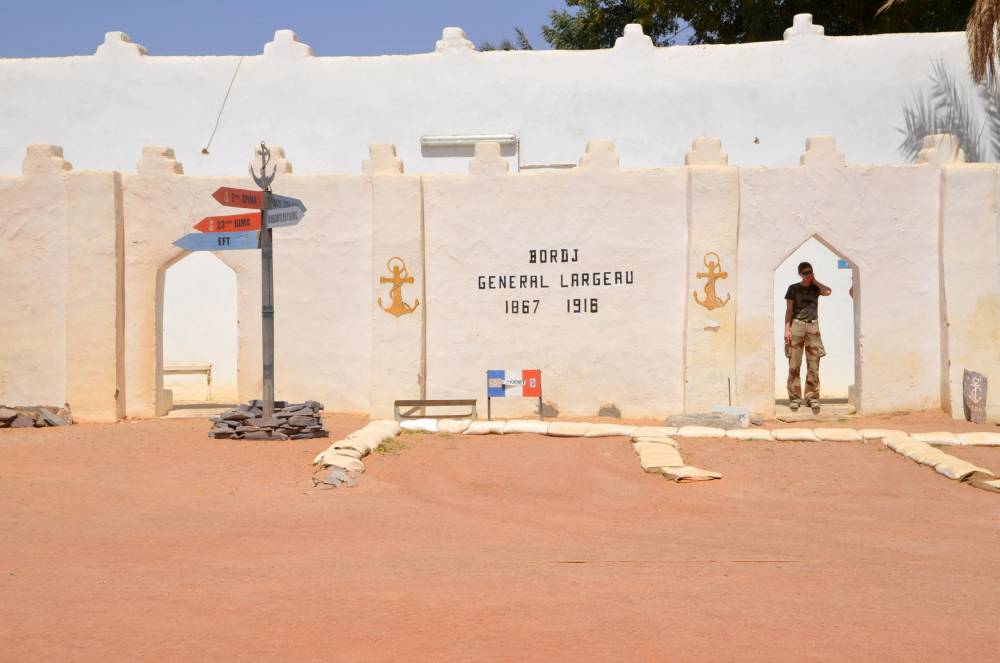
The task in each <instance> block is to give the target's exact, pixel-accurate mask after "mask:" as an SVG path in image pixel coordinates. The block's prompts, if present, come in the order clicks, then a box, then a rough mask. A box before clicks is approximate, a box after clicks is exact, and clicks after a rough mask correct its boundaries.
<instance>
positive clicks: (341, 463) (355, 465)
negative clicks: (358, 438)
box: [322, 453, 365, 472]
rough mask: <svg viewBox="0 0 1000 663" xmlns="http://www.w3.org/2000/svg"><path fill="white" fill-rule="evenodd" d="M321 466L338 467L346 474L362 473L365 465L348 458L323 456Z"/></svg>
mask: <svg viewBox="0 0 1000 663" xmlns="http://www.w3.org/2000/svg"><path fill="white" fill-rule="evenodd" d="M322 462H323V465H333V466H334V467H339V468H341V469H344V470H347V471H348V472H364V471H365V464H364V463H362V462H361V461H360V460H358V459H357V458H351V457H350V456H341V455H340V454H336V453H333V454H325V455H324V456H323V461H322Z"/></svg>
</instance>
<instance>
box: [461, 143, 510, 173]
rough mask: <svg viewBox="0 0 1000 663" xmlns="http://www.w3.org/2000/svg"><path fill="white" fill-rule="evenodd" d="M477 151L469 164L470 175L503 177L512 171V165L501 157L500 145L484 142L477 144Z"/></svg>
mask: <svg viewBox="0 0 1000 663" xmlns="http://www.w3.org/2000/svg"><path fill="white" fill-rule="evenodd" d="M475 149H476V151H475V156H473V157H472V161H470V162H469V174H470V175H503V174H505V173H506V172H507V171H508V170H510V164H508V163H507V160H506V159H504V158H503V157H502V156H501V155H500V143H497V142H494V141H482V142H479V143H476V148H475Z"/></svg>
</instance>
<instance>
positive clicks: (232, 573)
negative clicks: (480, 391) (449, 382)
mask: <svg viewBox="0 0 1000 663" xmlns="http://www.w3.org/2000/svg"><path fill="white" fill-rule="evenodd" d="M907 422H912V423H913V426H912V427H911V428H913V429H928V428H931V429H933V428H937V429H942V428H954V426H952V424H951V422H949V421H948V420H946V419H944V417H943V416H941V415H917V416H914V417H912V418H896V419H890V420H888V421H881V422H877V423H879V424H887V425H891V426H894V427H899V426H904V427H906V424H907ZM328 423H329V424H330V427H331V429H332V430H331V434H332V436H333V438H332V439H336V438H337V437H340V436H343V435H345V434H346V433H348V432H349V431H350V430H353V429H355V428H357V427H359V426H360V425H361V424H362V420H361V419H359V418H357V417H350V416H335V417H334V418H333V419H332V420H330V422H328ZM851 423H852V424H854V425H859V422H857V421H852V422H851ZM864 423H869V422H862V423H861V424H860V425H864ZM206 429H207V423H206V422H205V421H204V420H183V419H180V420H159V421H145V422H139V423H123V424H117V425H77V426H73V427H68V428H50V429H38V430H28V431H19V430H2V431H0V536H2V542H3V543H2V548H0V659H3V660H6V661H35V660H93V661H120V660H139V659H142V660H158V661H182V660H212V659H216V660H232V659H237V658H238V659H250V660H261V659H270V660H280V661H299V660H369V661H375V660H379V661H382V660H399V661H413V660H434V661H441V660H532V659H537V660H588V661H590V660H612V659H614V660H657V661H663V660H676V661H681V660H683V661H691V660H708V661H726V660H761V661H778V660H788V661H810V660H871V661H875V660H907V661H942V660H982V661H985V660H996V657H997V656H998V652H1000V592H998V591H997V590H998V581H1000V495H997V494H991V493H988V492H985V491H980V490H976V489H974V488H970V487H969V486H967V485H963V484H960V483H957V482H953V481H948V480H947V479H944V478H943V477H941V476H938V475H936V474H935V473H933V472H932V471H931V470H929V469H927V468H924V467H920V466H917V465H915V464H913V463H911V462H908V461H906V460H905V459H903V458H902V457H900V456H898V455H896V454H894V453H892V452H891V451H887V450H885V449H884V448H883V447H882V446H881V445H878V444H849V443H848V444H845V443H812V444H809V443H748V442H727V441H717V440H716V441H707V440H705V441H696V440H685V441H683V442H682V448H683V452H684V458H685V460H686V461H687V462H689V463H691V464H693V465H697V466H700V467H704V468H708V469H713V470H718V471H721V472H722V473H723V474H724V475H725V478H724V479H723V480H722V481H714V482H707V483H701V484H687V485H684V484H674V483H670V482H668V481H666V480H665V479H664V478H662V477H659V476H655V475H651V474H643V473H642V471H641V470H640V468H639V463H638V461H637V459H636V456H635V454H634V453H633V452H632V450H631V448H630V446H629V445H628V444H627V443H626V442H625V440H624V439H623V438H603V439H559V438H547V437H541V436H534V435H510V436H503V437H497V436H489V437H486V436H483V437H479V436H475V437H472V436H465V437H462V436H444V435H405V436H403V437H401V438H400V441H401V442H402V443H403V444H404V445H405V448H403V449H402V450H401V451H400V452H399V453H398V454H396V455H387V454H377V455H374V456H371V457H369V458H367V459H366V461H365V462H366V465H367V473H366V474H364V475H363V476H362V477H361V485H360V486H359V487H357V488H353V489H335V490H333V489H328V490H322V489H314V488H313V487H312V483H311V481H310V476H311V474H312V468H311V466H310V465H309V463H310V461H311V460H312V458H313V456H314V455H315V454H316V453H317V452H318V451H320V450H322V449H323V448H325V447H326V446H327V444H328V443H329V440H306V441H301V442H294V443H292V442H283V443H282V442H235V441H215V440H209V439H208V438H207V437H206V436H205V431H206ZM993 430H996V429H995V428H993ZM973 453H975V454H977V455H979V456H985V455H986V454H988V453H992V450H986V451H975V452H973ZM993 457H994V458H995V459H996V460H994V462H993V468H992V469H994V470H1000V462H997V461H1000V455H997V454H993ZM987 460H988V459H983V460H981V462H983V463H986V462H987Z"/></svg>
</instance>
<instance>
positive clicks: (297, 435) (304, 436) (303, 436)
mask: <svg viewBox="0 0 1000 663" xmlns="http://www.w3.org/2000/svg"><path fill="white" fill-rule="evenodd" d="M288 437H290V438H291V439H293V440H307V439H310V438H311V437H313V434H312V433H295V434H293V435H289V436H288Z"/></svg>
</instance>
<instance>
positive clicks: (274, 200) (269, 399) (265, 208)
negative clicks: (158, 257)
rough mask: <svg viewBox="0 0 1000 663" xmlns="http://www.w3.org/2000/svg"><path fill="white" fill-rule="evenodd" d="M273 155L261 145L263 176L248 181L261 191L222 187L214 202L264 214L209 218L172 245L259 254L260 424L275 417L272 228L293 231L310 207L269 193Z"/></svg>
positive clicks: (262, 143) (273, 173)
mask: <svg viewBox="0 0 1000 663" xmlns="http://www.w3.org/2000/svg"><path fill="white" fill-rule="evenodd" d="M270 162H271V151H270V150H268V149H267V145H265V144H264V142H263V141H261V144H260V172H259V173H257V172H255V171H254V169H253V166H250V176H251V177H253V181H254V182H255V183H256V184H257V186H258V187H260V189H261V190H260V191H252V190H250V189H235V188H233V187H228V186H223V187H219V188H218V189H216V191H215V193H213V194H212V197H213V198H215V199H216V200H217V201H219V202H220V203H222V204H223V205H226V206H228V207H241V208H244V209H252V210H260V211H257V212H247V213H245V214H231V215H228V216H209V217H205V218H204V219H202V220H201V221H199V222H198V223H197V224H195V226H194V227H195V229H196V230H200V231H201V232H200V233H190V234H188V235H184V236H183V237H181V238H180V239H178V240H177V241H175V242H174V244H175V245H176V246H179V247H180V248H182V249H186V250H188V251H232V250H239V249H260V272H261V279H260V281H261V323H262V324H261V330H262V340H263V348H262V350H263V355H264V394H263V396H264V398H263V407H262V408H261V409H262V411H263V413H262V415H261V416H262V418H264V419H271V418H272V417H273V416H274V252H273V243H272V236H271V229H272V228H283V227H287V226H294V225H296V224H298V223H299V221H301V220H302V217H303V216H305V213H306V206H305V205H303V204H302V201H301V200H299V199H298V198H289V197H288V196H279V195H276V194H273V193H271V182H272V181H273V180H274V175H275V172H276V168H275V167H273V166H272V168H271V172H270V174H268V172H267V166H268V164H270Z"/></svg>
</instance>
